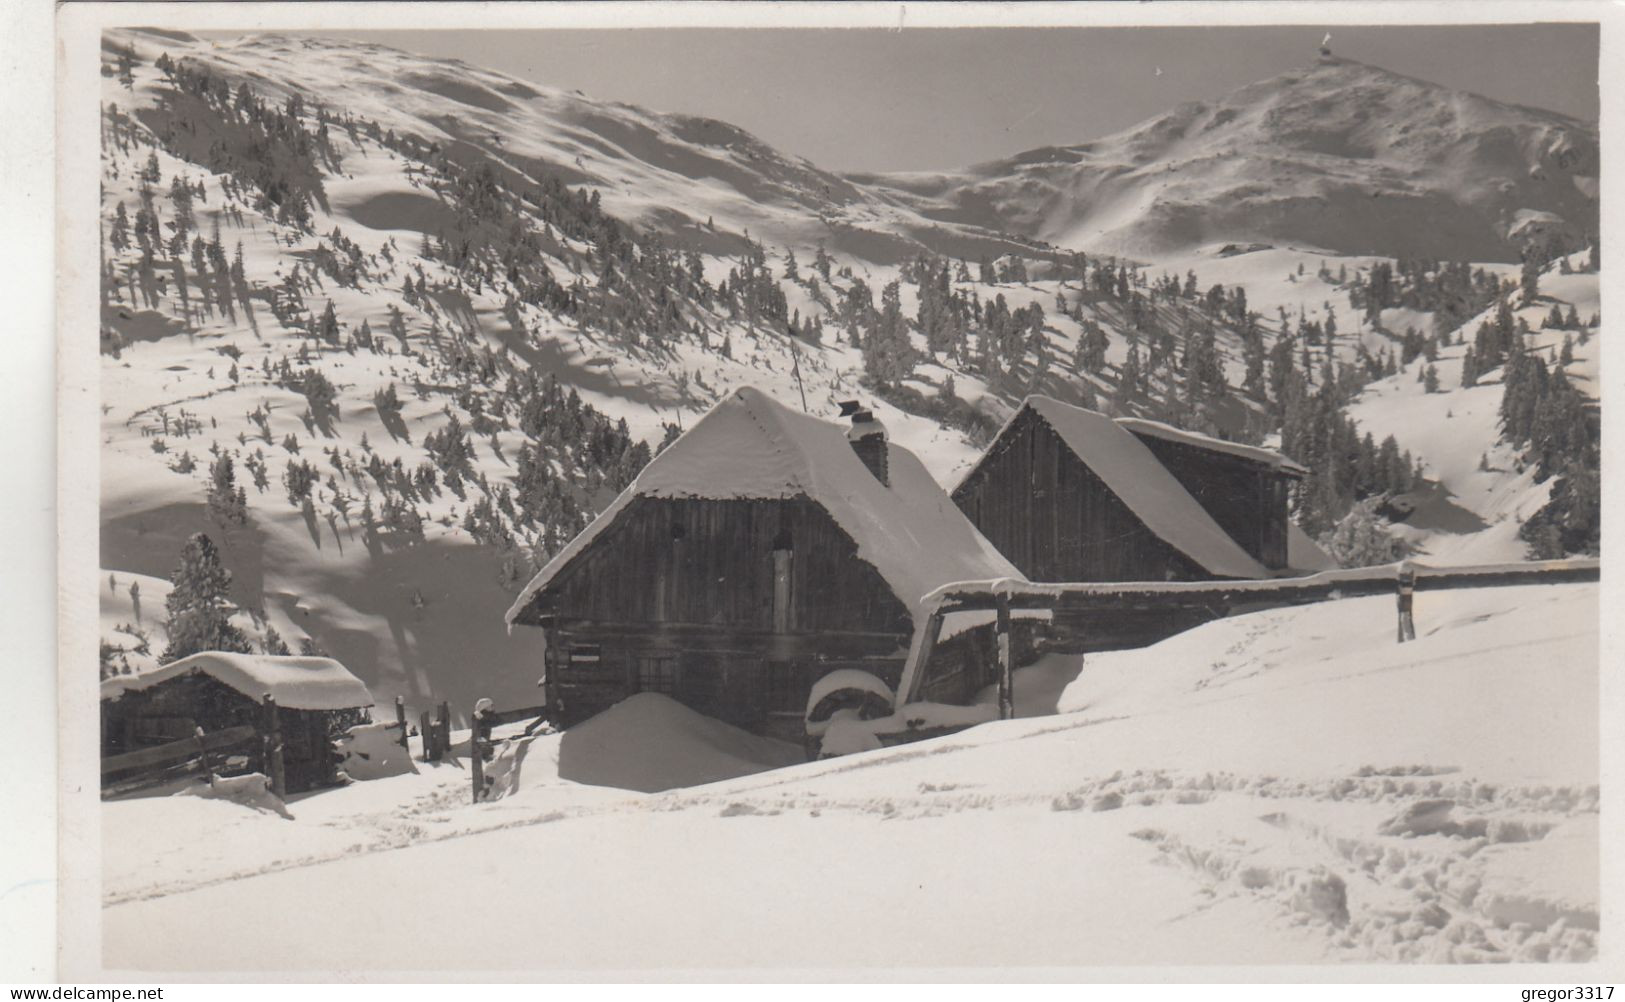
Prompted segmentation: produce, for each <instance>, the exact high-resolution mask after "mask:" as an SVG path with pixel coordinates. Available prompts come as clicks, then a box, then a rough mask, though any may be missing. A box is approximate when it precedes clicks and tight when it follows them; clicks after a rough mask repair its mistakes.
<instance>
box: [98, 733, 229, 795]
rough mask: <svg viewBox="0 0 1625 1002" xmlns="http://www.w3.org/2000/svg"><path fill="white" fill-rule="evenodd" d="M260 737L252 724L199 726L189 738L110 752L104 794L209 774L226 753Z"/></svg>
mask: <svg viewBox="0 0 1625 1002" xmlns="http://www.w3.org/2000/svg"><path fill="white" fill-rule="evenodd" d="M260 740H261V737H260V732H259V730H258V729H257V728H256V727H254V726H253V725H252V724H242V725H240V726H237V727H227V728H225V729H223V730H218V731H214V732H213V733H209V734H205V733H204V732H203V729H202V728H198V730H197V733H195V734H194V735H193V736H191V737H189V738H181V739H180V740H179V741H171V742H169V743H168V744H161V745H153V746H152V747H150V748H138V749H136V750H135V751H132V752H125V753H124V754H122V755H109V756H107V757H106V758H104V759H102V794H103V796H109V795H112V794H116V793H123V792H129V791H131V790H137V789H140V788H142V787H144V786H150V785H152V784H155V783H160V782H163V781H165V780H170V779H178V778H180V777H182V776H187V775H190V774H192V773H194V772H198V773H201V774H203V775H207V774H209V773H210V772H213V771H214V768H215V766H216V764H217V763H218V762H219V761H220V759H221V757H222V756H224V755H225V754H226V753H228V752H231V751H236V750H239V749H244V748H251V747H252V746H253V744H254V743H255V742H257V741H260Z"/></svg>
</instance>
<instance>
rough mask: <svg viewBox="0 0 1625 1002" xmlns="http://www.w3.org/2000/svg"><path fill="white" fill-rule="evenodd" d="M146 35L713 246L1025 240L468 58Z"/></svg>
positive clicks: (960, 249)
mask: <svg viewBox="0 0 1625 1002" xmlns="http://www.w3.org/2000/svg"><path fill="white" fill-rule="evenodd" d="M133 37H135V38H137V39H139V38H141V37H142V36H141V33H140V32H136V33H135V34H134V36H133ZM149 41H150V42H153V43H158V44H160V45H161V47H162V48H163V49H164V50H166V51H168V52H169V53H170V54H171V56H172V58H176V59H180V58H183V57H186V56H188V55H191V56H195V57H198V58H205V59H207V60H208V61H209V62H210V63H211V64H213V65H215V66H216V67H218V68H219V69H221V70H222V71H224V72H227V73H234V74H241V75H242V76H243V78H245V79H247V80H249V81H250V82H251V84H252V85H253V86H256V87H258V88H261V89H263V90H264V92H265V93H266V94H267V95H268V96H270V97H272V98H273V99H274V100H277V101H280V100H282V99H283V98H285V97H286V96H287V95H289V94H291V93H294V92H296V91H297V92H301V93H303V94H305V95H306V96H307V97H309V98H315V99H317V100H321V101H323V102H326V103H329V104H332V105H333V106H335V107H336V108H342V109H343V111H344V112H346V113H348V114H350V115H354V116H355V117H357V118H366V119H375V120H377V121H379V122H381V123H388V124H389V125H390V126H392V127H393V128H395V129H397V130H404V131H410V132H412V133H414V134H416V135H419V136H421V137H423V138H424V139H425V140H427V141H429V142H433V143H437V144H439V145H441V146H442V147H444V148H445V149H446V150H447V151H448V153H450V154H451V155H452V156H454V157H456V158H458V159H460V160H464V161H468V162H472V161H475V160H486V161H489V162H492V163H495V164H498V165H500V166H501V167H502V168H503V169H505V170H511V171H514V172H517V173H519V174H522V175H524V174H534V173H536V172H538V171H545V172H546V174H547V175H548V176H550V177H555V178H558V179H559V180H561V181H563V182H564V183H565V184H569V185H590V186H592V187H593V188H594V189H595V190H597V191H599V192H600V193H601V196H602V198H603V201H604V206H605V208H606V209H607V210H609V211H610V213H611V214H612V215H614V216H616V217H617V218H619V219H621V220H624V221H626V222H628V223H632V224H634V225H637V226H639V227H640V228H643V229H646V230H650V231H656V232H662V233H666V234H668V235H670V236H672V237H673V238H681V239H682V242H683V243H684V244H685V245H693V246H698V247H700V248H702V249H703V250H705V251H707V252H708V253H713V254H736V253H738V252H739V251H740V250H741V249H742V247H743V244H742V242H741V239H740V237H741V235H742V234H745V233H749V234H750V235H751V236H752V237H754V238H755V239H757V240H758V241H766V242H769V243H773V244H790V245H795V246H799V247H806V248H811V247H812V246H813V245H814V244H816V243H818V242H824V243H826V244H827V245H828V246H829V248H830V250H831V251H832V252H836V253H841V254H851V255H854V256H857V257H860V258H864V259H866V260H870V261H879V262H883V263H895V262H897V261H900V260H903V259H905V258H907V257H910V256H912V255H914V254H916V253H918V252H919V251H920V250H922V249H924V247H925V246H926V244H925V243H923V242H922V241H929V243H930V245H931V246H933V247H935V248H937V249H938V251H939V252H944V251H943V250H942V249H943V248H947V247H952V248H956V249H955V250H954V251H953V253H956V254H958V255H961V256H971V257H975V256H977V255H979V254H982V253H988V254H992V255H995V256H996V255H998V254H1001V253H1006V252H1008V251H1011V250H1020V249H1023V248H1024V247H1026V246H1027V245H1028V242H1027V241H1018V240H1012V239H1009V238H1008V237H1006V236H1004V235H1003V234H1001V233H997V232H988V231H985V230H981V229H979V228H976V227H969V226H965V225H962V224H957V223H952V222H938V221H933V220H929V219H927V218H924V217H922V216H920V215H918V214H916V213H914V212H912V211H911V210H910V209H908V208H906V207H902V206H898V205H896V204H894V203H893V202H892V201H891V200H890V199H888V198H885V197H884V196H878V195H877V194H876V193H874V192H870V191H868V190H867V189H865V188H863V187H861V186H859V185H856V184H854V183H852V182H851V181H848V180H846V179H845V178H842V177H840V176H839V175H836V174H833V173H831V172H829V171H825V170H822V169H820V168H818V167H817V166H815V165H813V164H811V163H809V162H808V161H806V160H805V159H802V158H800V157H794V156H791V155H788V154H785V153H782V152H780V151H779V150H777V149H775V148H773V147H771V146H769V145H767V144H766V143H764V142H762V141H761V140H760V139H758V138H756V137H755V136H753V135H751V134H750V133H748V132H746V131H745V130H743V129H741V128H739V127H738V126H735V125H731V124H729V123H727V122H722V121H718V120H716V119H710V118H699V117H694V116H690V115H676V114H663V113H659V112H654V111H650V110H647V109H644V108H640V107H636V106H634V105H628V104H623V103H618V102H607V101H599V100H594V99H592V98H590V97H588V96H587V95H585V94H582V93H581V92H579V91H567V90H563V89H559V88H550V87H545V86H542V85H539V84H534V83H530V82H527V81H521V80H517V79H515V78H513V77H510V76H507V75H504V74H501V73H497V72H493V71H490V70H485V69H482V68H480V67H477V66H471V65H468V64H466V63H463V62H460V61H457V60H446V59H434V58H428V57H421V56H415V55H412V54H410V53H406V52H402V51H400V50H397V49H391V48H388V47H385V46H381V45H372V44H366V43H358V42H353V41H347V40H338V39H325V38H319V37H297V38H295V37H289V36H282V35H274V34H269V35H250V36H244V37H243V38H240V39H231V40H221V41H210V42H207V43H204V42H201V41H196V40H192V41H188V40H187V38H186V36H184V35H178V34H177V33H172V32H165V33H163V35H162V36H159V37H156V38H153V37H150V36H149ZM335 209H336V210H337V211H340V212H345V213H347V214H349V215H351V216H352V217H354V218H355V219H356V220H357V221H358V222H360V223H361V224H362V225H365V226H374V227H375V228H383V229H402V228H408V227H403V226H402V225H401V223H402V222H404V221H405V220H407V219H410V220H411V221H412V222H414V223H416V224H417V225H415V226H413V227H410V229H415V230H417V231H429V232H432V231H433V229H434V225H433V222H434V219H435V217H436V215H437V214H438V210H437V209H436V208H435V207H434V206H433V205H432V204H429V203H428V202H426V201H424V200H422V199H416V200H408V199H405V198H402V197H401V196H400V195H399V194H398V193H396V194H392V193H380V192H377V191H374V190H370V189H367V188H364V187H362V188H355V189H353V190H351V191H346V192H341V193H338V194H336V195H335ZM403 217H404V219H403Z"/></svg>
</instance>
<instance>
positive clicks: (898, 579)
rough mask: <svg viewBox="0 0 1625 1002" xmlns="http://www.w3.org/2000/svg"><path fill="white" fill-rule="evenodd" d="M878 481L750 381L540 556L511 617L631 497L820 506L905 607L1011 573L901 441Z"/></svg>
mask: <svg viewBox="0 0 1625 1002" xmlns="http://www.w3.org/2000/svg"><path fill="white" fill-rule="evenodd" d="M887 462H888V477H887V479H888V480H889V481H890V483H889V485H888V484H883V483H881V482H880V481H879V480H877V479H876V478H875V476H874V474H873V473H871V472H870V471H869V468H868V467H867V466H865V465H864V463H863V460H861V459H860V458H858V454H857V453H856V452H854V451H853V449H852V444H851V443H850V442H848V441H847V437H846V429H845V428H844V427H843V426H841V425H838V424H834V423H832V422H829V421H824V420H821V419H819V418H815V417H811V416H809V415H806V414H801V413H798V412H796V411H793V410H790V409H789V408H787V407H785V406H784V405H782V404H780V403H778V402H777V401H776V400H774V399H772V398H771V397H769V396H768V395H767V394H766V393H763V392H762V391H761V390H758V389H756V388H755V387H750V386H746V387H741V388H740V389H738V390H736V391H734V392H733V393H732V394H729V395H728V396H727V397H724V398H723V399H722V400H721V401H720V402H719V403H718V404H717V405H716V406H715V407H713V408H711V410H710V411H709V412H708V413H707V414H706V415H705V417H703V418H701V419H700V420H699V421H698V422H697V423H696V424H695V425H694V427H693V428H690V429H689V430H688V431H687V432H686V433H684V434H683V435H682V436H681V437H680V438H678V439H677V440H676V441H675V442H673V443H672V444H671V445H670V446H669V447H667V448H666V450H665V451H663V452H662V453H660V455H658V456H656V457H655V458H654V460H653V461H652V462H650V463H649V465H648V466H646V467H644V469H643V472H642V473H641V474H639V475H638V478H637V479H636V480H635V481H633V482H632V485H631V486H630V487H628V488H627V489H626V490H625V491H623V492H622V493H621V495H620V496H619V497H617V498H616V499H615V500H614V501H613V502H612V503H611V504H610V505H609V507H607V508H605V509H604V510H603V512H601V513H600V514H599V516H598V517H597V518H596V519H594V520H593V521H592V523H591V524H590V525H588V526H587V528H586V529H584V530H582V531H581V533H580V534H579V535H577V536H576V538H575V539H573V540H571V541H570V543H569V545H568V546H566V547H565V548H564V549H562V550H560V551H559V553H558V554H557V555H556V556H555V557H554V558H553V559H552V560H550V561H548V563H547V566H545V567H543V568H542V570H541V572H540V573H538V574H537V575H536V577H535V578H534V579H533V580H532V581H531V582H530V584H529V585H527V586H526V587H525V590H524V591H522V592H520V594H519V598H518V599H517V600H516V601H515V602H514V604H513V606H512V607H511V608H509V610H508V615H507V620H508V623H509V624H510V625H511V624H512V623H513V622H514V620H515V619H516V618H518V616H519V614H520V613H521V612H522V611H523V610H524V608H525V607H526V606H527V605H529V604H530V602H531V600H532V599H534V598H535V597H536V595H537V594H538V593H539V592H541V590H542V589H543V588H545V587H547V585H548V583H549V582H550V581H552V580H553V578H554V577H555V576H556V575H557V574H558V573H559V572H560V571H562V570H563V569H564V568H565V567H566V566H567V565H568V564H569V563H570V562H571V561H572V560H574V559H575V557H576V556H577V554H579V553H581V551H582V550H584V549H586V547H587V546H589V545H591V543H592V541H593V540H595V539H597V538H598V536H599V535H601V534H602V533H603V532H604V530H605V529H607V528H608V527H609V526H610V525H611V524H613V522H614V521H615V518H616V516H617V515H619V514H620V512H621V510H622V509H624V508H625V507H626V506H627V505H628V504H630V503H631V502H632V500H633V499H634V498H639V497H645V498H704V499H710V500H731V499H754V500H762V499H782V498H793V497H800V496H805V497H807V498H809V499H810V500H812V501H814V502H816V503H818V504H819V505H821V506H822V507H823V508H824V509H825V510H826V511H828V512H829V514H830V516H831V517H832V518H834V519H835V522H836V524H838V525H839V526H840V527H841V528H842V529H844V530H845V531H846V533H847V534H848V535H849V536H851V537H852V540H853V542H855V543H857V546H858V557H859V558H860V559H862V560H865V561H867V562H868V563H870V564H872V565H873V566H874V567H875V569H876V570H878V571H879V572H880V575H881V577H883V578H884V579H885V580H886V583H887V584H888V585H890V586H891V589H892V591H893V592H894V593H895V594H896V595H897V597H898V598H899V599H900V600H902V602H903V604H904V605H906V606H907V607H908V608H909V609H911V610H917V609H918V608H919V607H920V601H921V598H922V597H923V596H924V595H925V594H926V593H927V592H929V591H932V590H934V589H936V588H938V587H940V586H942V585H944V584H947V583H949V582H952V581H963V580H968V579H976V578H990V577H1014V578H1019V577H1021V572H1020V571H1018V570H1016V568H1015V566H1014V565H1012V564H1011V563H1010V562H1009V561H1008V560H1006V559H1005V558H1004V556H1003V555H1002V554H1000V553H999V551H998V550H996V549H995V548H994V547H993V544H992V543H989V542H988V541H987V540H986V539H985V538H983V536H982V534H981V533H980V532H978V531H977V530H976V527H975V526H973V525H971V523H970V521H969V520H968V519H967V518H966V517H965V516H964V513H962V512H961V511H960V510H959V508H958V507H957V506H955V505H954V503H953V501H952V500H951V499H950V498H949V497H948V495H947V493H946V492H945V491H943V489H942V487H941V486H940V485H939V484H938V483H937V482H936V480H934V479H932V477H931V474H930V473H929V472H927V470H926V468H925V466H924V465H923V464H922V463H921V462H920V460H919V458H918V457H916V456H915V455H914V454H913V453H912V452H910V451H908V450H907V449H905V448H903V447H902V446H900V445H898V444H897V443H895V442H891V443H888V456H887Z"/></svg>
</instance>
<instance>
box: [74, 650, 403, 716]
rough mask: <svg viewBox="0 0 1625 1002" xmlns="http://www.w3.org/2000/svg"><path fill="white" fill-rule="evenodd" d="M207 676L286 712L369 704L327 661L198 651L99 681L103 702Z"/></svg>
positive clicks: (362, 690) (352, 680)
mask: <svg viewBox="0 0 1625 1002" xmlns="http://www.w3.org/2000/svg"><path fill="white" fill-rule="evenodd" d="M194 672H196V673H198V674H202V675H208V676H209V677H211V678H213V679H215V680H216V681H218V682H221V683H223V684H224V685H227V686H229V687H230V688H232V689H235V690H237V691H238V692H240V693H242V694H243V695H245V696H247V697H248V698H249V699H252V700H254V701H255V702H261V701H263V700H264V698H265V696H266V695H267V694H269V695H270V696H271V697H273V698H274V699H275V700H276V702H277V705H278V706H281V707H284V708H286V709H290V710H348V709H355V708H357V707H363V706H371V705H373V698H372V693H370V692H368V691H367V687H366V686H365V685H363V684H362V682H361V680H360V679H358V678H356V677H355V676H354V675H352V674H350V671H349V669H347V668H345V667H344V666H343V665H341V664H339V663H338V662H337V661H334V660H333V659H332V658H317V657H277V656H273V655H269V654H235V653H228V652H225V651H203V652H202V653H199V654H193V655H191V656H189V657H184V658H180V659H179V660H176V661H171V662H170V663H169V664H166V665H161V666H159V667H157V668H154V669H152V670H151V671H145V672H141V673H139V674H136V675H115V676H113V677H112V678H109V679H106V680H105V681H103V682H102V687H101V697H102V699H117V698H119V697H120V696H122V695H124V694H125V693H126V692H139V691H141V690H144V689H150V688H152V687H153V686H155V685H158V684H160V683H162V682H167V681H169V680H170V679H174V678H180V677H181V676H183V675H189V674H192V673H194Z"/></svg>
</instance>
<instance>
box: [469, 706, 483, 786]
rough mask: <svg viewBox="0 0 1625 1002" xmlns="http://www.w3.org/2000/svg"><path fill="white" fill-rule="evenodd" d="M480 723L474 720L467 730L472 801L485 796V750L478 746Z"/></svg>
mask: <svg viewBox="0 0 1625 1002" xmlns="http://www.w3.org/2000/svg"><path fill="white" fill-rule="evenodd" d="M480 744H481V742H480V725H479V722H478V721H477V720H476V721H474V723H473V726H472V727H470V728H469V731H468V762H469V766H468V771H469V774H470V775H471V776H472V777H473V779H474V803H476V804H477V803H479V802H480V798H482V797H484V796H485V752H484V750H483V749H482V748H481V747H480Z"/></svg>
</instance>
